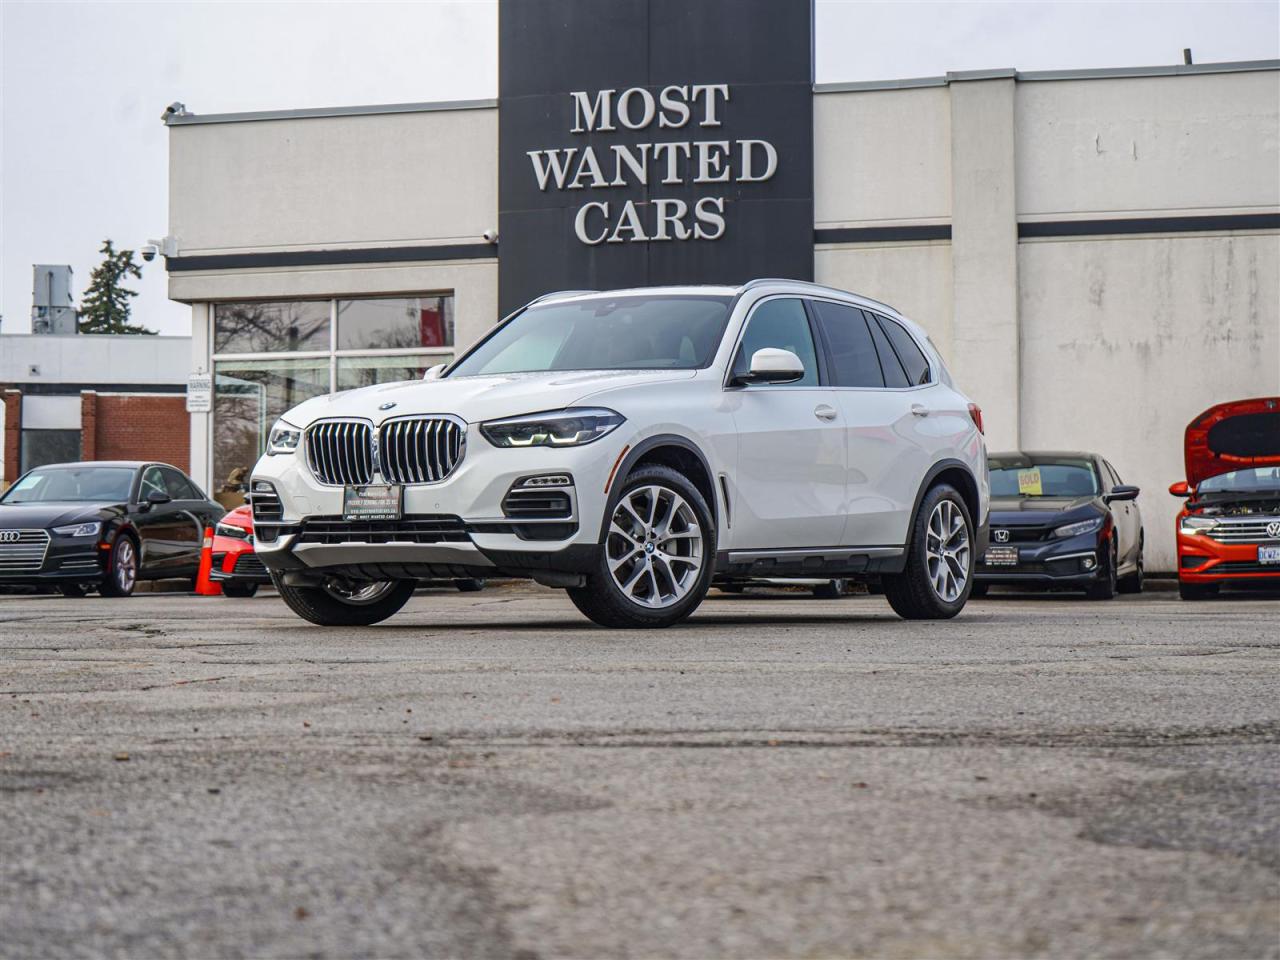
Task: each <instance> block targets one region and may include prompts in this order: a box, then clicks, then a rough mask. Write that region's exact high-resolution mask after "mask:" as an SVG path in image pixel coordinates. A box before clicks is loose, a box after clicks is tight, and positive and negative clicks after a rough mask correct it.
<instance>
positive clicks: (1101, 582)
mask: <svg viewBox="0 0 1280 960" xmlns="http://www.w3.org/2000/svg"><path fill="white" fill-rule="evenodd" d="M1118 562H1119V553H1118V551H1117V549H1116V541H1115V538H1114V537H1113V538H1112V539H1111V546H1110V547H1109V548H1108V550H1107V566H1106V569H1104V570H1099V571H1098V579H1097V580H1096V581H1095V582H1094V583H1091V584H1089V586H1088V587H1087V588H1086V589H1085V596H1087V597H1088V598H1089V599H1090V600H1110V599H1111V598H1112V597H1114V596H1115V595H1116V564H1117V563H1118Z"/></svg>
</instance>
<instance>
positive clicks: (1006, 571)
mask: <svg viewBox="0 0 1280 960" xmlns="http://www.w3.org/2000/svg"><path fill="white" fill-rule="evenodd" d="M987 459H988V466H989V467H990V470H991V541H990V545H989V546H988V547H987V550H986V553H984V554H983V555H982V556H981V557H979V558H978V564H977V568H976V570H975V571H974V585H973V594H972V595H973V596H978V597H981V596H983V595H984V594H985V593H986V592H987V588H988V587H990V586H992V585H993V584H1021V585H1024V586H1032V587H1037V588H1040V589H1044V588H1046V587H1048V588H1060V587H1065V588H1068V589H1075V590H1083V591H1085V593H1086V594H1087V595H1088V596H1089V597H1090V598H1092V599H1095V600H1108V599H1110V598H1111V597H1113V596H1115V595H1116V593H1117V592H1120V593H1140V592H1141V591H1142V548H1143V531H1142V514H1141V513H1140V512H1139V510H1138V505H1137V504H1136V503H1135V502H1134V500H1135V499H1136V498H1137V496H1138V488H1137V487H1133V486H1128V485H1127V484H1125V483H1123V482H1121V480H1120V475H1119V474H1118V473H1117V472H1116V470H1115V468H1114V467H1113V466H1111V464H1110V463H1108V462H1107V461H1106V460H1104V459H1103V458H1102V457H1100V456H1098V455H1097V454H1096V453H1033V452H1029V451H1028V452H1017V453H993V454H991V455H990V456H989V457H988V458H987Z"/></svg>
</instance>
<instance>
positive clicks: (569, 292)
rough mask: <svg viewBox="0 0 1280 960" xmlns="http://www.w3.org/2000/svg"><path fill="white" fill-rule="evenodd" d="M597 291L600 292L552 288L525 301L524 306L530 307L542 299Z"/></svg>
mask: <svg viewBox="0 0 1280 960" xmlns="http://www.w3.org/2000/svg"><path fill="white" fill-rule="evenodd" d="M599 292H600V291H599V290H553V291H551V293H544V294H543V295H542V296H540V297H534V298H533V299H532V300H530V301H529V302H528V303H526V304H525V306H526V307H531V306H533V305H534V304H535V303H542V302H543V301H544V300H563V299H565V298H566V297H576V296H580V295H581V294H584V293H599Z"/></svg>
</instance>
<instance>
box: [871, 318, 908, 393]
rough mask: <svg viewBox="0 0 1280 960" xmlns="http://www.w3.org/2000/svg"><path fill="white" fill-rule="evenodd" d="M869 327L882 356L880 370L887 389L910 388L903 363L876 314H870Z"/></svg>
mask: <svg viewBox="0 0 1280 960" xmlns="http://www.w3.org/2000/svg"><path fill="white" fill-rule="evenodd" d="M866 317H867V326H868V327H870V329H871V337H872V339H874V340H875V342H876V353H878V354H879V355H880V369H881V370H883V371H884V385H885V386H886V387H909V386H911V381H910V380H909V379H908V378H907V372H906V371H905V370H904V369H903V368H902V363H901V362H900V361H899V360H898V355H897V354H896V353H894V351H893V347H892V346H891V345H890V344H889V338H888V337H887V336H885V333H884V331H883V330H881V329H880V324H878V323H877V322H876V318H875V314H872V313H868V314H867V315H866Z"/></svg>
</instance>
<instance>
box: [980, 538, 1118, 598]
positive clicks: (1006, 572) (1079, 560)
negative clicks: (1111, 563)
mask: <svg viewBox="0 0 1280 960" xmlns="http://www.w3.org/2000/svg"><path fill="white" fill-rule="evenodd" d="M991 546H992V547H1003V546H1008V547H1010V548H1013V549H1016V550H1017V551H1018V562H1017V565H1010V566H1006V565H1003V564H999V565H997V564H988V563H986V562H985V556H986V553H985V552H984V553H982V554H979V556H978V563H977V564H976V565H975V568H974V577H975V579H976V580H978V581H979V582H980V583H986V584H999V583H1007V584H1018V583H1023V584H1039V585H1042V586H1050V585H1054V584H1063V585H1087V584H1090V583H1093V582H1094V581H1096V580H1097V579H1098V578H1099V577H1100V576H1102V575H1103V573H1104V571H1105V567H1104V566H1103V562H1102V558H1103V557H1104V556H1105V546H1106V545H1105V543H1100V542H1099V540H1098V538H1097V534H1094V533H1089V534H1083V535H1081V536H1078V537H1068V538H1066V539H1063V540H1045V541H1033V542H1029V543H1028V542H1023V543H1010V544H1007V545H1006V544H992V545H991Z"/></svg>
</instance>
